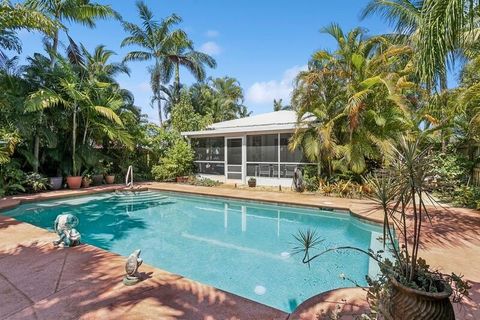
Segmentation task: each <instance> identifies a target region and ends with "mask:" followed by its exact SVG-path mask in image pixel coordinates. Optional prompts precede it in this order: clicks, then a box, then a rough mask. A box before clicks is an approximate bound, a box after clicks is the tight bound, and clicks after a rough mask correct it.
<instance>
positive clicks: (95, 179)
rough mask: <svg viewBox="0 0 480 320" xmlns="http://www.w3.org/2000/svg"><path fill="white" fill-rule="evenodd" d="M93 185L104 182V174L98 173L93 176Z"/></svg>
mask: <svg viewBox="0 0 480 320" xmlns="http://www.w3.org/2000/svg"><path fill="white" fill-rule="evenodd" d="M92 180H93V185H94V186H99V185H101V184H102V183H103V174H96V175H94V176H93V177H92Z"/></svg>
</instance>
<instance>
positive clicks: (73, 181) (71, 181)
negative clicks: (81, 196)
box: [67, 176, 82, 189]
mask: <svg viewBox="0 0 480 320" xmlns="http://www.w3.org/2000/svg"><path fill="white" fill-rule="evenodd" d="M67 185H68V188H69V189H80V186H81V185H82V176H69V177H67Z"/></svg>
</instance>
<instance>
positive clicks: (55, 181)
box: [48, 177, 63, 190]
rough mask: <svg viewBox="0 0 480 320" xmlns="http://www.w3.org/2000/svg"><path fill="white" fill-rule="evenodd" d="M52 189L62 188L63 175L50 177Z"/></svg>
mask: <svg viewBox="0 0 480 320" xmlns="http://www.w3.org/2000/svg"><path fill="white" fill-rule="evenodd" d="M48 182H49V183H50V189H52V190H58V189H61V188H62V183H63V177H50V178H49V181H48Z"/></svg>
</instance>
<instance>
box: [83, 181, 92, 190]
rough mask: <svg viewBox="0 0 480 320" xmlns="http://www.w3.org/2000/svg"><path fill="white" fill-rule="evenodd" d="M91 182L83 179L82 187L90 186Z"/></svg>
mask: <svg viewBox="0 0 480 320" xmlns="http://www.w3.org/2000/svg"><path fill="white" fill-rule="evenodd" d="M90 183H92V182H91V181H87V180H85V179H82V188H88V187H90Z"/></svg>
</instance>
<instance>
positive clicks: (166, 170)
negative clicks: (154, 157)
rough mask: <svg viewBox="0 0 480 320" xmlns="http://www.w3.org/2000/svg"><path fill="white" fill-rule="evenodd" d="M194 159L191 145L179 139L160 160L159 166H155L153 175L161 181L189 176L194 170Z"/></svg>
mask: <svg viewBox="0 0 480 320" xmlns="http://www.w3.org/2000/svg"><path fill="white" fill-rule="evenodd" d="M193 159H194V153H193V150H192V148H191V147H190V145H189V144H188V143H187V142H186V141H185V140H183V139H179V140H177V141H176V142H175V143H174V144H173V146H172V147H171V148H169V149H168V151H167V154H166V155H165V156H164V157H162V158H160V160H159V163H158V165H155V166H153V168H152V175H153V177H154V178H155V180H159V181H165V180H171V179H174V178H175V177H180V176H186V175H189V174H190V173H191V172H192V169H193Z"/></svg>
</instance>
